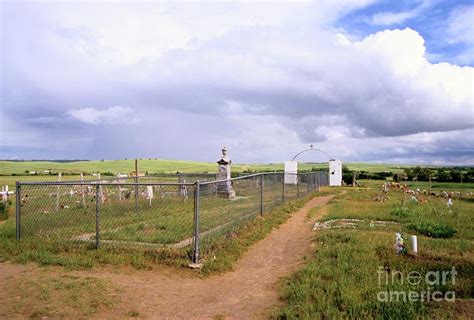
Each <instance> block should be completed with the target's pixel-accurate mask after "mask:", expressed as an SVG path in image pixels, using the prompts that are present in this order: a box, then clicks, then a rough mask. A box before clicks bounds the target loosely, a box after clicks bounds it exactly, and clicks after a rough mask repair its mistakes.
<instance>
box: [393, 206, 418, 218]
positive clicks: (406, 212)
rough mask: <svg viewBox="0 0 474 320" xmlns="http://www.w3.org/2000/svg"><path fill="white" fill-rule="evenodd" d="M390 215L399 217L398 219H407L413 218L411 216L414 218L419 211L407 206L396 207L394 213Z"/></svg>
mask: <svg viewBox="0 0 474 320" xmlns="http://www.w3.org/2000/svg"><path fill="white" fill-rule="evenodd" d="M390 214H391V215H394V216H397V217H400V218H405V217H411V216H414V215H416V214H417V210H415V209H413V208H408V207H405V206H401V207H398V206H397V207H395V208H393V209H392V211H390Z"/></svg>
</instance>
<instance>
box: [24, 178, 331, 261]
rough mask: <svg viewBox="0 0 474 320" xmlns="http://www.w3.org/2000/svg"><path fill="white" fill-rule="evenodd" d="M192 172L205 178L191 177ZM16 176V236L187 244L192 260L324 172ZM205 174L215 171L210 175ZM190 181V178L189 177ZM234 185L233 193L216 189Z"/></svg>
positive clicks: (85, 243) (319, 181) (323, 181)
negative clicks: (89, 177) (220, 175)
mask: <svg viewBox="0 0 474 320" xmlns="http://www.w3.org/2000/svg"><path fill="white" fill-rule="evenodd" d="M193 177H200V178H204V180H208V181H195V182H194V181H193V179H194V178H193ZM162 178H163V177H140V178H139V180H138V182H135V181H134V180H136V179H135V178H121V179H117V178H115V179H107V180H104V179H101V180H95V181H79V182H78V181H64V182H51V181H50V182H17V183H16V197H17V201H16V205H17V207H16V236H17V240H22V241H33V242H41V243H45V244H48V243H54V244H55V245H58V244H59V245H63V246H74V247H76V246H78V247H85V248H99V247H104V248H110V247H111V248H114V250H115V249H119V248H138V247H142V248H147V249H148V248H188V250H189V252H190V253H191V254H192V259H193V261H194V262H198V261H199V256H200V253H201V252H206V250H208V249H209V248H212V246H213V245H215V244H216V243H218V242H219V241H221V239H223V238H224V237H226V236H229V235H231V234H232V233H233V232H234V231H235V230H236V229H238V228H239V227H241V226H242V225H243V224H244V223H245V222H246V221H248V220H249V219H252V218H254V217H256V216H258V215H263V214H265V212H268V211H270V210H271V209H272V208H274V207H276V206H278V205H280V204H282V203H283V202H285V201H289V200H293V199H297V198H300V197H303V196H306V195H307V194H309V193H310V192H312V191H313V190H315V189H317V188H318V187H320V186H326V185H328V174H327V173H326V172H310V173H301V174H288V173H287V174H284V173H281V172H280V173H259V174H252V175H247V176H242V177H238V178H233V179H229V180H215V175H213V177H212V176H210V175H201V176H199V175H194V176H193V175H189V176H187V177H186V178H183V176H181V177H180V176H177V175H173V176H167V177H166V178H170V180H167V181H172V182H163V180H160V182H156V181H157V179H162ZM210 178H213V179H212V181H211V179H210ZM189 180H191V181H193V183H189V182H186V181H189ZM223 184H225V185H229V186H231V188H232V189H233V191H234V192H235V197H234V196H232V197H225V196H223V195H222V194H221V193H219V192H218V190H219V188H221V187H222V186H223Z"/></svg>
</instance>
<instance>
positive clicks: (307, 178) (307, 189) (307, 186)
mask: <svg viewBox="0 0 474 320" xmlns="http://www.w3.org/2000/svg"><path fill="white" fill-rule="evenodd" d="M309 175H310V173H306V191H307V192H308V194H309V191H310V190H309Z"/></svg>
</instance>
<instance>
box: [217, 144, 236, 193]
mask: <svg viewBox="0 0 474 320" xmlns="http://www.w3.org/2000/svg"><path fill="white" fill-rule="evenodd" d="M217 164H218V165H219V166H218V170H219V171H218V174H217V180H228V179H230V165H231V164H232V161H231V160H230V159H229V158H227V149H226V147H224V148H222V158H221V159H220V160H219V161H217ZM217 195H218V196H219V197H223V198H227V199H234V198H235V191H234V189H233V188H232V182H231V181H221V182H218V183H217Z"/></svg>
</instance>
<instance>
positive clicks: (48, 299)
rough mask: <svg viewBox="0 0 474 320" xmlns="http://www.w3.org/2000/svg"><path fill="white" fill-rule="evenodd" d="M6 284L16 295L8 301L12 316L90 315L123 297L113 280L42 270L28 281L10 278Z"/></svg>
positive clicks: (77, 316)
mask: <svg viewBox="0 0 474 320" xmlns="http://www.w3.org/2000/svg"><path fill="white" fill-rule="evenodd" d="M2 285H3V286H4V289H3V290H6V292H8V293H10V294H11V298H12V299H13V301H11V303H6V304H5V307H6V308H8V309H10V310H8V314H9V315H10V317H12V318H31V319H44V318H57V319H64V318H66V319H67V318H69V319H83V318H90V317H91V316H93V315H95V314H96V313H97V312H98V311H101V310H105V309H106V308H110V307H111V306H113V305H114V304H117V303H118V301H119V299H118V297H119V292H118V290H116V289H115V288H114V287H113V285H112V284H111V283H110V282H109V281H106V280H103V279H97V278H92V277H78V276H73V275H59V276H58V275H56V276H54V277H52V276H51V275H47V274H41V273H40V274H39V275H38V276H36V277H35V278H33V279H31V278H29V279H28V280H27V281H25V280H24V279H23V281H19V279H18V278H17V279H15V278H10V279H9V280H7V281H6V283H2ZM2 303H3V302H2Z"/></svg>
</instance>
